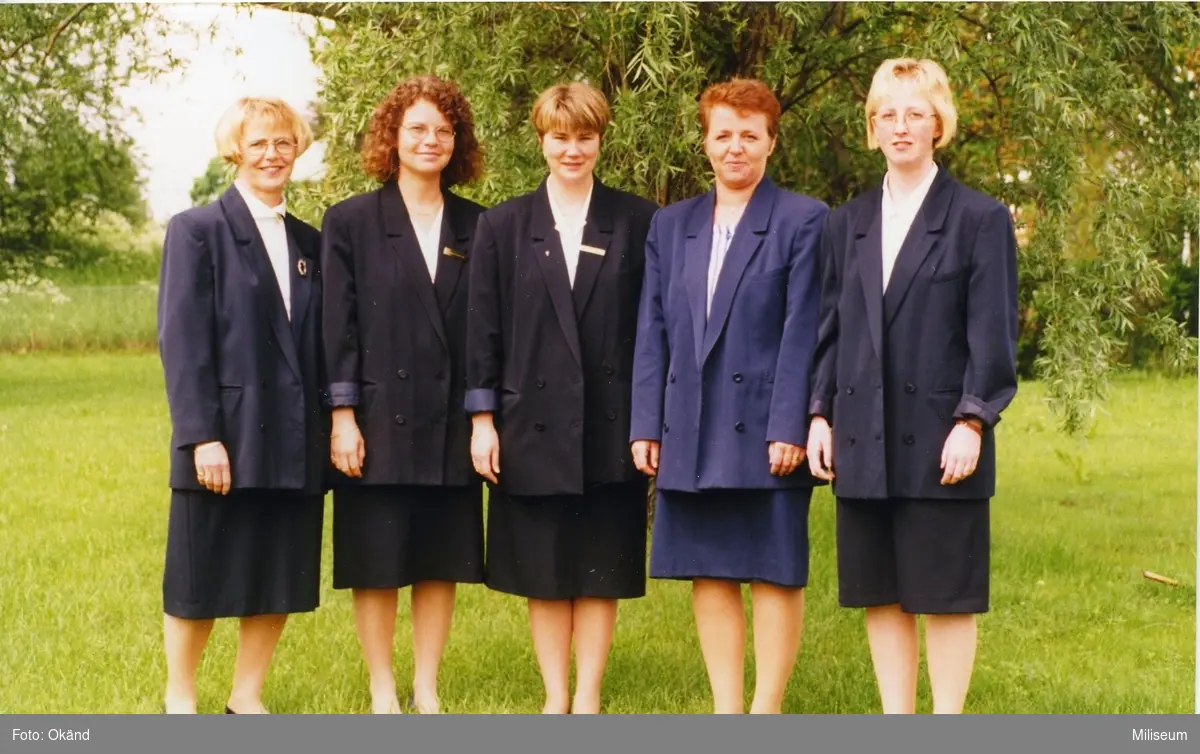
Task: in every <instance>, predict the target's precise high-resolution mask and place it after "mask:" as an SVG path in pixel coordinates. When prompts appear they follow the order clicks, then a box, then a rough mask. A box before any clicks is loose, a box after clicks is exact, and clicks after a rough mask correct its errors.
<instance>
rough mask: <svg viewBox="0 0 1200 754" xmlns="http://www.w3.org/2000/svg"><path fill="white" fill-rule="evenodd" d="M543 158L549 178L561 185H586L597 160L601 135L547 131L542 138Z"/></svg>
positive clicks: (591, 132)
mask: <svg viewBox="0 0 1200 754" xmlns="http://www.w3.org/2000/svg"><path fill="white" fill-rule="evenodd" d="M542 156H543V157H545V158H546V166H547V167H548V168H549V169H550V175H552V176H554V177H555V179H556V180H558V181H559V182H560V183H562V184H563V185H567V186H570V185H573V184H582V183H586V182H587V181H588V180H590V179H591V177H592V171H593V170H594V169H595V168H596V158H597V157H599V156H600V135H599V134H597V133H596V132H595V131H589V130H585V131H549V132H547V133H546V134H545V135H543V136H542Z"/></svg>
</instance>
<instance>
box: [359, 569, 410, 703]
mask: <svg viewBox="0 0 1200 754" xmlns="http://www.w3.org/2000/svg"><path fill="white" fill-rule="evenodd" d="M396 593H397V590H395V589H354V590H353V594H354V624H355V627H356V628H357V629H358V643H359V645H360V646H361V647H362V653H363V660H364V661H365V662H366V665H367V674H368V676H369V677H370V679H371V680H370V683H371V711H372V712H374V713H375V714H377V715H383V714H399V712H400V700H399V699H397V698H396V676H395V675H394V674H393V673H392V644H393V643H394V641H395V633H396Z"/></svg>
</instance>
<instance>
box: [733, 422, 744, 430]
mask: <svg viewBox="0 0 1200 754" xmlns="http://www.w3.org/2000/svg"><path fill="white" fill-rule="evenodd" d="M733 428H734V429H736V430H737V431H738V432H745V431H746V425H745V424H743V423H741V422H738V423H737V424H734V425H733Z"/></svg>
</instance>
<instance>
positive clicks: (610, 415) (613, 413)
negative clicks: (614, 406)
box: [605, 411, 617, 422]
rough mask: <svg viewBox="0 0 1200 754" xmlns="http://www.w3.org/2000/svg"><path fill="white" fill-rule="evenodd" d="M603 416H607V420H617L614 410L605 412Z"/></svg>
mask: <svg viewBox="0 0 1200 754" xmlns="http://www.w3.org/2000/svg"><path fill="white" fill-rule="evenodd" d="M605 416H607V417H608V420H609V421H610V422H613V421H616V420H617V412H616V411H609V412H608V413H606V414H605Z"/></svg>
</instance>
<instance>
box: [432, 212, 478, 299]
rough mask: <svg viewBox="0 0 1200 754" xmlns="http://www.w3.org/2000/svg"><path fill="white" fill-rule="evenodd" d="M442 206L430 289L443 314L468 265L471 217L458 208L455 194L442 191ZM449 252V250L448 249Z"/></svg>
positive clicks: (471, 229)
mask: <svg viewBox="0 0 1200 754" xmlns="http://www.w3.org/2000/svg"><path fill="white" fill-rule="evenodd" d="M442 196H443V197H444V199H443V201H444V202H445V207H446V208H445V210H444V211H443V212H442V235H441V238H440V239H439V240H438V261H437V274H436V275H435V276H434V282H433V290H434V293H436V294H437V302H438V305H439V306H440V307H441V311H442V312H443V314H444V313H445V312H447V311H449V310H450V302H451V301H453V300H454V293H455V291H457V290H458V284H459V281H460V280H461V279H462V276H463V270H464V269H466V267H467V252H468V251H470V249H469V248H468V247H469V246H470V241H471V233H472V231H474V228H473V227H472V226H471V218H470V217H469V216H468V213H467V212H462V211H460V210H459V203H458V197H457V196H455V195H454V194H452V193H450V192H449V191H443V192H442ZM447 252H449V253H447Z"/></svg>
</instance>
